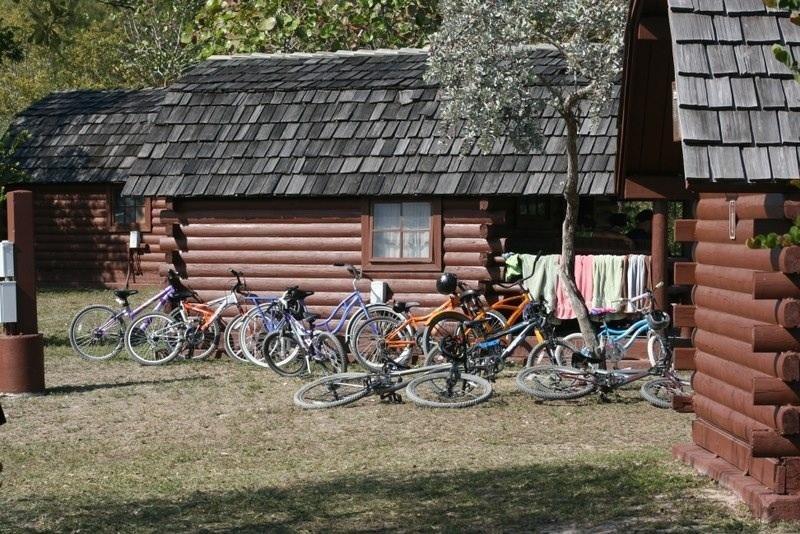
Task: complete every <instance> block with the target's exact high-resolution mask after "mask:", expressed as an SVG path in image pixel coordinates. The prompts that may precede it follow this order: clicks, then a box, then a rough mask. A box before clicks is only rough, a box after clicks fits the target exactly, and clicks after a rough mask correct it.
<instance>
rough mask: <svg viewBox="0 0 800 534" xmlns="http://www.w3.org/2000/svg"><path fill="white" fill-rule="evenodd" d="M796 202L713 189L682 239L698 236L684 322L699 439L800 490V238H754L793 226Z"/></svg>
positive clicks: (679, 230)
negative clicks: (764, 241)
mask: <svg viewBox="0 0 800 534" xmlns="http://www.w3.org/2000/svg"><path fill="white" fill-rule="evenodd" d="M731 202H733V203H731ZM795 205H796V203H795V200H794V198H793V197H792V196H791V195H789V194H779V193H770V194H728V195H725V194H720V193H704V194H701V195H700V200H699V201H698V203H697V209H696V219H693V220H683V221H678V222H677V224H676V239H678V240H682V241H690V242H695V246H694V255H693V257H694V262H693V263H685V264H681V265H678V266H676V269H675V279H676V283H679V284H681V283H682V284H687V285H693V286H694V288H693V291H692V297H693V305H690V306H679V307H676V310H675V322H676V326H681V327H691V328H693V329H694V332H693V343H694V352H693V354H690V355H689V357H690V358H692V357H693V360H694V361H693V362H692V368H694V369H696V372H695V375H694V378H693V382H692V383H693V386H694V389H695V392H696V396H695V402H694V408H695V413H696V415H697V419H698V421H697V422H696V424H695V432H694V439H695V444H696V445H698V446H700V447H702V448H703V449H706V450H707V451H710V452H712V453H713V454H715V455H716V456H717V457H719V458H721V459H722V460H724V461H726V462H728V463H730V464H731V465H733V466H734V467H736V468H737V469H739V470H740V471H741V472H742V474H743V475H750V476H752V477H753V478H755V479H756V480H758V481H759V482H760V483H761V484H763V485H764V486H766V487H767V488H769V490H770V491H773V492H775V493H776V494H779V495H780V494H782V495H787V494H791V495H800V473H798V472H797V470H796V469H794V466H795V465H797V462H798V460H797V457H798V456H800V394H799V393H798V392H800V382H798V379H800V356H799V355H798V354H797V353H796V352H795V351H796V350H797V349H798V348H800V342H798V340H800V329H798V327H800V301H798V300H796V299H795V298H794V297H797V296H798V288H800V285H797V284H796V281H797V279H796V278H795V277H794V275H795V274H796V273H797V272H798V271H800V247H788V248H783V249H772V250H766V249H759V250H751V249H749V248H747V247H746V245H745V241H746V240H747V238H749V237H753V236H754V235H758V234H760V233H765V232H773V231H774V232H778V233H783V232H785V231H787V230H788V228H789V226H790V225H791V221H790V218H791V217H792V216H793V215H794V206H795ZM765 462H766V463H765ZM765 466H766V467H765ZM767 467H769V468H767ZM790 467H791V468H790ZM787 473H788V474H787ZM751 504H752V503H751Z"/></svg>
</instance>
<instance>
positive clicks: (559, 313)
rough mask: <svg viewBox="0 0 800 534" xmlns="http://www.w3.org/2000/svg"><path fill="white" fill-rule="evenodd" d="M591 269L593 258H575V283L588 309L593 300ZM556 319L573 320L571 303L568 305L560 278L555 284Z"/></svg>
mask: <svg viewBox="0 0 800 534" xmlns="http://www.w3.org/2000/svg"><path fill="white" fill-rule="evenodd" d="M593 267H594V257H593V256H575V283H576V284H577V286H578V291H580V292H581V295H583V301H584V302H585V303H586V305H587V307H589V308H591V307H592V299H593V298H594V294H593V290H592V270H593ZM556 317H558V318H559V319H574V318H575V312H574V311H573V310H572V303H570V301H569V296H568V295H567V292H566V291H565V290H564V284H562V283H561V277H560V276H559V277H558V283H557V284H556Z"/></svg>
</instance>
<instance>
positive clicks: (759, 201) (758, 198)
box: [695, 193, 794, 220]
mask: <svg viewBox="0 0 800 534" xmlns="http://www.w3.org/2000/svg"><path fill="white" fill-rule="evenodd" d="M787 200H794V197H792V196H788V195H784V194H783V193H755V194H750V195H739V196H738V198H736V205H735V209H736V218H737V219H787V218H788V219H791V218H793V217H792V216H791V215H792V213H793V212H792V209H793V208H792V205H791V204H790V205H789V206H788V207H787V206H785V203H786V201H787ZM729 209H730V208H729V201H728V199H726V198H707V197H703V198H701V199H700V200H699V201H698V202H697V206H696V208H695V213H696V216H697V218H698V219H722V220H728V216H729Z"/></svg>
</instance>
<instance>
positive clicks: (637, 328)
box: [598, 319, 650, 350]
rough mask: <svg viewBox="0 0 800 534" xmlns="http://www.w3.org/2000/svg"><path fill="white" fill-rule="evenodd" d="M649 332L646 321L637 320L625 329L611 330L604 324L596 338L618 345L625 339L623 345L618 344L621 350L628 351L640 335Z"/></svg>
mask: <svg viewBox="0 0 800 534" xmlns="http://www.w3.org/2000/svg"><path fill="white" fill-rule="evenodd" d="M649 330H650V325H648V323H647V319H639V320H638V321H636V322H635V323H633V324H632V325H630V326H629V327H628V328H625V329H619V328H611V327H610V326H608V325H607V324H605V323H604V324H603V328H602V329H601V330H600V333H599V335H598V337H600V338H604V337H605V338H608V339H610V340H611V341H612V342H613V343H619V342H620V340H622V339H625V340H626V341H625V342H624V343H620V347H621V348H622V350H628V349H629V348H630V346H631V345H633V342H634V341H636V339H637V338H638V337H640V336H641V335H642V333H644V332H647V331H649Z"/></svg>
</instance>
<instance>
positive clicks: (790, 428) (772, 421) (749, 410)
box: [692, 353, 800, 435]
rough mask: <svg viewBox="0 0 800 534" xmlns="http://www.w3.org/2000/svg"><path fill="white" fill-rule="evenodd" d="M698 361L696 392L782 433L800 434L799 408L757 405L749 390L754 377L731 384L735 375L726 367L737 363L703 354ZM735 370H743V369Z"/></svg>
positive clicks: (694, 382)
mask: <svg viewBox="0 0 800 534" xmlns="http://www.w3.org/2000/svg"><path fill="white" fill-rule="evenodd" d="M696 360H697V373H695V377H693V381H692V386H693V387H694V386H695V385H697V387H698V388H699V389H696V390H695V391H696V392H698V393H701V394H703V395H705V396H706V397H708V398H710V399H711V400H713V401H714V402H718V403H719V404H722V405H724V406H726V407H728V408H730V409H732V410H735V411H737V412H740V413H742V414H744V415H746V416H747V417H750V418H751V419H754V420H756V421H758V422H759V423H761V424H764V425H766V426H767V427H769V428H772V429H774V430H776V431H777V432H779V433H780V434H783V435H794V434H798V433H800V409H798V408H797V407H792V406H783V407H778V406H767V405H758V406H757V405H754V404H753V396H752V394H751V391H750V389H751V387H752V384H753V378H750V380H749V382H748V381H746V380H739V379H737V378H736V377H733V378H734V380H735V382H734V383H731V382H729V380H730V379H731V378H732V375H733V372H730V370H729V369H727V367H731V366H734V365H735V364H731V363H729V362H725V361H724V360H721V361H720V360H717V359H713V357H712V356H710V355H707V354H704V353H698V354H697V358H696ZM736 367H739V368H740V369H741V367H740V366H736ZM739 385H744V386H745V388H746V389H743V388H740V387H739Z"/></svg>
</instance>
